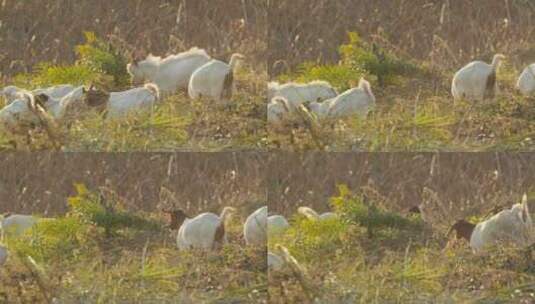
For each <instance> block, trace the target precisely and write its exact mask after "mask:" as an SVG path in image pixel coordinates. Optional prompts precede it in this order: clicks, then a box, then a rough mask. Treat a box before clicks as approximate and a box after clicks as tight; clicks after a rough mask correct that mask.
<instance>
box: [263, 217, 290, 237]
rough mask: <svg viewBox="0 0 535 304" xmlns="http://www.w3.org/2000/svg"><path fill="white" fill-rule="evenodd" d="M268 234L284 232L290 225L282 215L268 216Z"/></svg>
mask: <svg viewBox="0 0 535 304" xmlns="http://www.w3.org/2000/svg"><path fill="white" fill-rule="evenodd" d="M267 223H268V224H267V225H268V233H269V234H278V233H282V232H284V231H285V230H286V229H288V228H290V224H289V223H288V221H287V220H286V218H285V217H284V216H282V215H270V216H268V218H267Z"/></svg>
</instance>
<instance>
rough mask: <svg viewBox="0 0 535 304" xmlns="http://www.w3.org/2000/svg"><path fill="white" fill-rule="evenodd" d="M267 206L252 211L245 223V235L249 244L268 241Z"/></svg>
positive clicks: (262, 243)
mask: <svg viewBox="0 0 535 304" xmlns="http://www.w3.org/2000/svg"><path fill="white" fill-rule="evenodd" d="M267 213H268V210H267V206H264V207H262V208H260V209H258V210H256V211H255V212H253V213H251V215H249V216H248V217H247V220H245V224H244V225H243V235H244V237H245V242H246V243H247V245H266V241H267Z"/></svg>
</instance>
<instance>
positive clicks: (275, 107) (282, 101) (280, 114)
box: [267, 96, 290, 125]
mask: <svg viewBox="0 0 535 304" xmlns="http://www.w3.org/2000/svg"><path fill="white" fill-rule="evenodd" d="M289 113H290V106H289V104H288V101H287V100H286V98H284V97H281V96H277V97H274V98H273V99H271V101H270V102H269V103H268V105H267V121H268V123H269V124H272V125H278V124H280V123H281V122H282V121H283V120H284V119H285V118H286V116H287V115H288V114H289Z"/></svg>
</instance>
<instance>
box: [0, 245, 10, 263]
mask: <svg viewBox="0 0 535 304" xmlns="http://www.w3.org/2000/svg"><path fill="white" fill-rule="evenodd" d="M8 256H9V252H8V250H7V248H6V247H5V246H2V245H0V266H2V265H4V264H5V263H6V261H7V258H8Z"/></svg>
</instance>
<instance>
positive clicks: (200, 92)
mask: <svg viewBox="0 0 535 304" xmlns="http://www.w3.org/2000/svg"><path fill="white" fill-rule="evenodd" d="M244 58H245V57H244V56H243V55H241V54H238V53H236V54H233V55H232V56H231V57H230V61H229V63H228V64H227V63H225V62H223V61H219V60H215V59H213V60H211V61H209V62H208V63H206V64H204V65H203V66H201V67H199V68H198V69H197V70H196V71H195V72H193V74H192V75H191V78H190V80H189V85H188V94H189V97H190V98H191V99H197V98H200V97H208V98H211V99H213V100H215V101H216V102H221V101H229V100H230V98H232V91H233V88H234V71H235V69H236V66H237V65H238V62H239V61H241V60H243V59H244Z"/></svg>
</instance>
